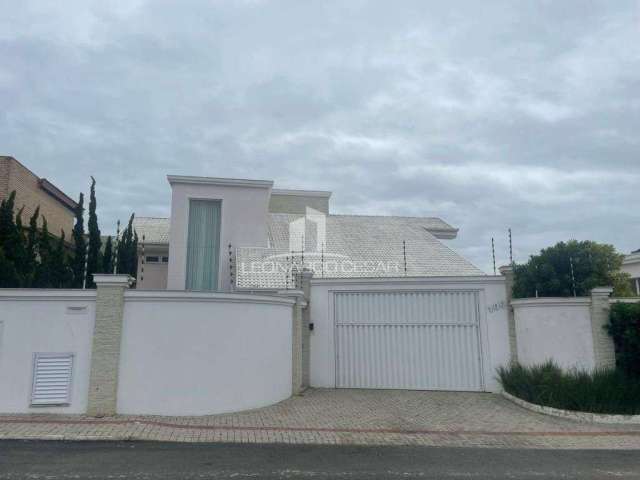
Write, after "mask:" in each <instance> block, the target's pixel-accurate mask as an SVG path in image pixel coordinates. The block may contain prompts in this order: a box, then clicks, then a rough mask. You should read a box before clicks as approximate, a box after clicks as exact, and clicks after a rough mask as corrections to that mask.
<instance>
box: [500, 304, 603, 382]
mask: <svg viewBox="0 0 640 480" xmlns="http://www.w3.org/2000/svg"><path fill="white" fill-rule="evenodd" d="M511 305H512V306H513V310H514V316H515V323H516V337H517V339H518V340H517V344H518V361H519V362H520V363H521V364H522V365H538V364H540V363H543V362H545V361H547V360H550V359H551V360H554V361H555V362H556V363H557V364H558V366H560V367H562V368H574V367H576V368H579V369H586V370H591V369H593V368H594V366H595V358H594V346H593V335H592V327H591V298H589V297H578V298H526V299H521V300H513V301H512V302H511Z"/></svg>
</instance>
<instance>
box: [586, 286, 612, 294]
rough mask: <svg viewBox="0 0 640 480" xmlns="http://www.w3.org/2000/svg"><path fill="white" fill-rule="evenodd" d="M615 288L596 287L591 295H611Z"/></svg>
mask: <svg viewBox="0 0 640 480" xmlns="http://www.w3.org/2000/svg"><path fill="white" fill-rule="evenodd" d="M612 293H613V287H596V288H592V289H591V295H611V294H612Z"/></svg>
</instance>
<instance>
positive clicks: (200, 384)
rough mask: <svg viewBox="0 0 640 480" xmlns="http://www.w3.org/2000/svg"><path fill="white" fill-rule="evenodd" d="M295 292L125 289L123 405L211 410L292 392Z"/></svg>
mask: <svg viewBox="0 0 640 480" xmlns="http://www.w3.org/2000/svg"><path fill="white" fill-rule="evenodd" d="M293 303H294V300H291V299H288V298H278V297H267V296H257V295H238V294H224V293H188V292H141V291H133V290H132V291H128V292H126V294H125V308H124V324H123V336H122V349H121V352H120V377H119V381H118V412H119V413H125V414H151V415H206V414H212V413H223V412H231V411H239V410H246V409H250V408H257V407H263V406H266V405H270V404H272V403H276V402H279V401H281V400H284V399H286V398H288V397H289V396H290V395H291V388H292V387H291V369H292V362H291V349H292V337H291V335H292V321H291V318H292V317H291V315H292V305H293Z"/></svg>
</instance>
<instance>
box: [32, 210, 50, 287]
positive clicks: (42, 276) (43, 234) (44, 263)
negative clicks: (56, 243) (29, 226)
mask: <svg viewBox="0 0 640 480" xmlns="http://www.w3.org/2000/svg"><path fill="white" fill-rule="evenodd" d="M38 254H39V256H40V264H39V265H38V269H37V275H36V286H38V287H40V288H52V287H53V286H54V282H53V277H54V275H53V269H52V266H53V252H52V251H51V236H50V235H49V227H48V225H47V219H46V218H45V217H42V230H41V231H40V235H39V236H38Z"/></svg>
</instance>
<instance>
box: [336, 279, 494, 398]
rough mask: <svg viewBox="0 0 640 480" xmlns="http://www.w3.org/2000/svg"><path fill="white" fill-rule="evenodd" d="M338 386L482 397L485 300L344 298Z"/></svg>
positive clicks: (462, 294)
mask: <svg viewBox="0 0 640 480" xmlns="http://www.w3.org/2000/svg"><path fill="white" fill-rule="evenodd" d="M334 301H335V304H334V308H335V311H334V314H335V341H336V386H337V387H342V388H400V389H415V390H471V391H477V390H482V387H483V385H482V368H481V356H482V355H481V351H480V342H479V321H478V320H479V319H478V317H479V312H478V294H477V292H473V291H411V292H340V293H335V296H334Z"/></svg>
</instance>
